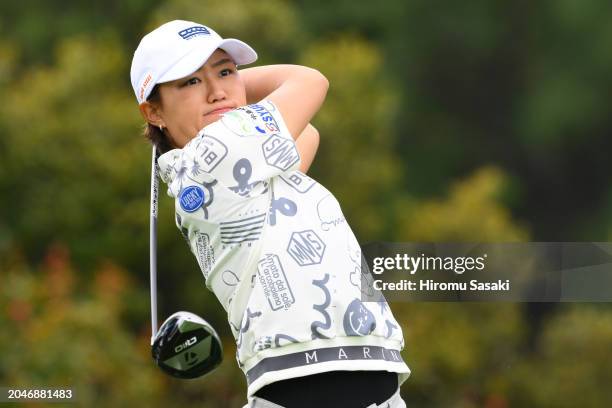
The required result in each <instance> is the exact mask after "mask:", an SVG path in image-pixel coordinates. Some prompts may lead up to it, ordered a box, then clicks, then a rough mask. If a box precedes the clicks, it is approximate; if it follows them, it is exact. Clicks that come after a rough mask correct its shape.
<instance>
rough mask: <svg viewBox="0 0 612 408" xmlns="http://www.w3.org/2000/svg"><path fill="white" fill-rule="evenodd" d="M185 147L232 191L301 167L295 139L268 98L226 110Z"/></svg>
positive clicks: (202, 168)
mask: <svg viewBox="0 0 612 408" xmlns="http://www.w3.org/2000/svg"><path fill="white" fill-rule="evenodd" d="M185 149H186V150H190V153H191V156H192V157H194V158H195V160H198V162H199V166H200V170H202V171H204V172H207V173H209V174H210V175H212V176H213V177H214V178H215V179H216V180H218V181H219V182H220V183H222V184H224V185H225V186H226V187H228V188H230V189H234V190H235V191H236V189H240V188H241V187H244V186H249V185H253V184H254V183H258V182H262V181H265V180H268V179H270V178H272V177H274V176H277V175H281V174H284V173H289V172H291V171H293V170H297V169H298V168H299V166H300V155H299V153H298V150H297V147H296V144H295V141H294V140H293V137H292V136H291V134H290V133H289V130H288V129H287V126H286V125H285V122H284V120H283V118H282V116H281V114H280V111H279V110H278V109H277V108H276V106H275V105H274V104H273V103H272V102H270V101H267V100H263V101H261V102H259V103H257V104H253V105H247V106H244V107H241V108H238V109H235V110H232V111H230V112H227V113H225V114H224V115H223V116H222V117H221V119H220V120H218V121H216V122H214V123H212V124H210V125H208V126H206V127H205V128H203V129H202V130H201V131H200V132H199V133H198V135H197V136H196V137H195V138H194V139H192V140H191V141H190V142H189V143H188V144H187V145H186V146H185Z"/></svg>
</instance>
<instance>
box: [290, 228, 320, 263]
mask: <svg viewBox="0 0 612 408" xmlns="http://www.w3.org/2000/svg"><path fill="white" fill-rule="evenodd" d="M325 247H326V246H325V242H323V240H322V239H321V238H320V237H319V236H318V235H317V233H316V232H314V231H313V230H306V231H296V232H294V233H293V234H291V239H290V240H289V245H288V246H287V253H288V254H289V255H291V257H292V258H293V260H294V261H295V262H296V263H297V264H298V265H299V266H308V265H318V264H320V263H321V261H322V260H323V254H324V253H325Z"/></svg>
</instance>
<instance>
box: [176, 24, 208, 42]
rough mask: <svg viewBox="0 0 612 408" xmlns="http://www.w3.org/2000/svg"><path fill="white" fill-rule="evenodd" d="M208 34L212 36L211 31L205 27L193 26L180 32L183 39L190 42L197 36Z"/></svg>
mask: <svg viewBox="0 0 612 408" xmlns="http://www.w3.org/2000/svg"><path fill="white" fill-rule="evenodd" d="M206 34H210V31H208V30H207V29H206V27H204V26H193V27H189V28H186V29H184V30H181V31H179V35H180V36H181V37H183V39H184V40H188V39H190V38H191V37H195V36H197V35H206Z"/></svg>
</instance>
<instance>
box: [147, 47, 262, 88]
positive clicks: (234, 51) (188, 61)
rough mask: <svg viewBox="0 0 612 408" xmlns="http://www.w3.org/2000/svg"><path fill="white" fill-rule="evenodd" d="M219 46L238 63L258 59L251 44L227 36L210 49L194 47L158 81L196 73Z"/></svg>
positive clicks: (241, 63) (242, 63)
mask: <svg viewBox="0 0 612 408" xmlns="http://www.w3.org/2000/svg"><path fill="white" fill-rule="evenodd" d="M217 48H221V49H222V50H224V51H225V52H227V53H228V54H229V56H230V57H231V58H232V60H234V62H235V63H236V65H246V64H251V63H253V62H255V61H256V60H257V53H256V52H255V50H253V49H252V48H251V47H250V46H249V45H247V44H246V43H244V42H242V41H240V40H236V39H234V38H227V39H225V40H222V41H221V42H220V43H219V44H218V45H217V46H215V47H211V48H210V49H208V50H203V49H201V48H194V49H193V50H191V52H189V53H187V54H186V55H185V56H184V57H183V58H181V59H180V60H179V61H178V62H177V63H176V64H174V65H173V66H172V67H171V68H170V69H169V70H168V71H166V73H164V74H163V75H161V76H160V78H159V79H158V80H157V83H163V82H169V81H174V80H176V79H180V78H183V77H186V76H187V75H190V74H192V73H194V72H195V71H197V70H198V69H200V67H201V66H202V65H204V64H205V63H206V61H208V58H210V56H211V55H212V54H213V52H215V50H216V49H217Z"/></svg>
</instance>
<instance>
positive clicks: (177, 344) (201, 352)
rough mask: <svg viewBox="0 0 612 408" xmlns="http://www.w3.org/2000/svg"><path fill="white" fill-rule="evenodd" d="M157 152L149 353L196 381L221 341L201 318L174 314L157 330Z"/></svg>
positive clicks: (217, 358) (216, 358)
mask: <svg viewBox="0 0 612 408" xmlns="http://www.w3.org/2000/svg"><path fill="white" fill-rule="evenodd" d="M157 157H158V154H157V149H156V147H155V146H153V154H152V158H151V219H150V226H149V228H150V237H149V238H150V241H149V267H150V270H149V271H150V280H151V352H152V355H153V360H155V364H157V365H158V366H159V368H161V369H162V370H163V371H164V372H165V373H167V374H169V375H171V376H173V377H177V378H197V377H201V376H203V375H205V374H207V373H209V372H211V371H212V370H214V369H215V368H216V367H217V366H218V365H219V364H221V360H222V359H223V348H222V346H221V340H220V339H219V336H218V335H217V332H216V331H215V329H214V328H213V327H212V326H211V325H210V324H208V323H207V322H206V321H205V320H204V319H202V318H201V317H199V316H197V315H195V314H193V313H189V312H176V313H174V314H173V315H172V316H170V317H168V319H166V321H165V322H164V323H163V324H162V325H161V327H160V328H159V331H158V330H157V207H158V206H157V204H158V202H157V200H158V189H159V180H158V174H157Z"/></svg>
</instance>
